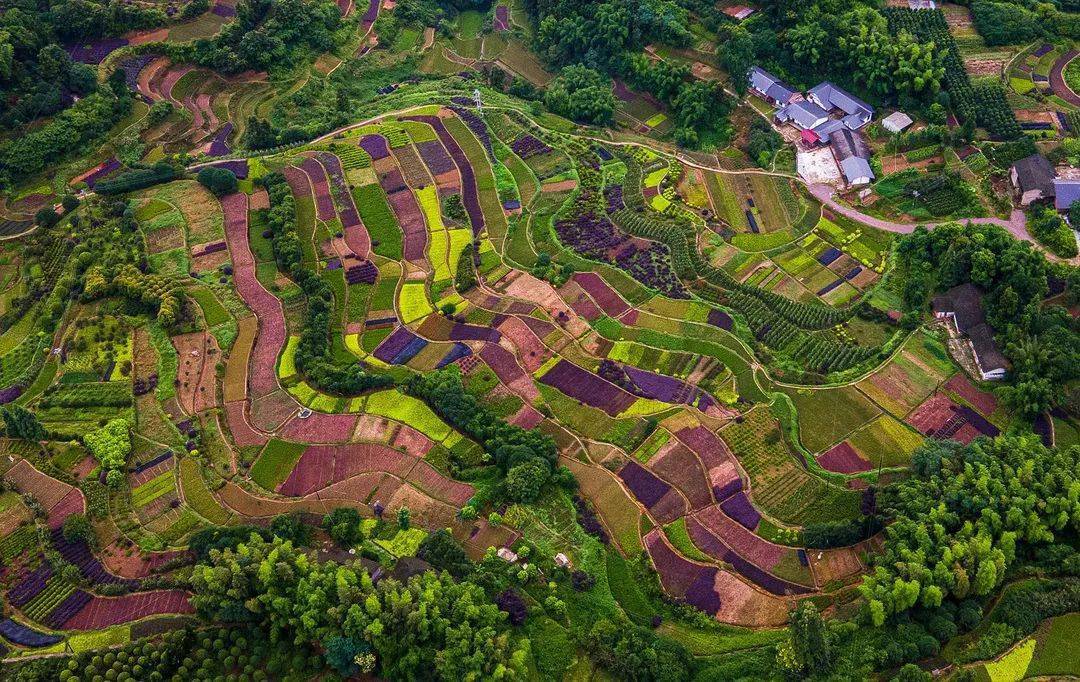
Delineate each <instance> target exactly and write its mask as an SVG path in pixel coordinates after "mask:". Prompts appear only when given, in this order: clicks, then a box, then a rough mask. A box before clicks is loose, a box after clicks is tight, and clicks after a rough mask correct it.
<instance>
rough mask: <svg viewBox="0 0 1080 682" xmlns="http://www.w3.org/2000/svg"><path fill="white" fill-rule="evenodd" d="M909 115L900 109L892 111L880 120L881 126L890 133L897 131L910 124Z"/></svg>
mask: <svg viewBox="0 0 1080 682" xmlns="http://www.w3.org/2000/svg"><path fill="white" fill-rule="evenodd" d="M912 123H913V121H912V120H911V117H910V116H908V115H907V114H905V113H904V112H902V111H894V112H893V113H891V114H889V115H888V116H886V117H885V118H883V119H882V120H881V126H882V127H883V128H885V130H888V131H889V132H890V133H899V132H902V131H903V130H904V128H907V127H908V126H909V125H911V124H912Z"/></svg>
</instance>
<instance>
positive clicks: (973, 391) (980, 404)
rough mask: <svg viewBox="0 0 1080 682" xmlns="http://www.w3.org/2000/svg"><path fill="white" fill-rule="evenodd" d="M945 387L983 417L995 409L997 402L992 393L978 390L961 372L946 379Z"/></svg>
mask: <svg viewBox="0 0 1080 682" xmlns="http://www.w3.org/2000/svg"><path fill="white" fill-rule="evenodd" d="M945 389H946V390H948V391H952V392H953V393H955V394H956V395H958V396H960V397H961V398H963V399H964V400H965V401H966V402H967V403H968V404H969V405H971V406H972V407H974V408H975V409H976V410H978V411H979V414H981V415H982V416H984V417H989V416H990V415H991V414H993V413H994V410H996V409H997V406H998V402H997V398H996V397H994V394H993V393H987V392H986V391H980V390H979V389H978V388H976V387H975V385H974V384H972V383H971V381H970V380H968V378H967V377H966V376H964V374H962V373H958V374H954V375H953V377H952V378H951V379H949V380H948V381H946V382H945Z"/></svg>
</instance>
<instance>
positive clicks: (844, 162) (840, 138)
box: [829, 127, 874, 185]
mask: <svg viewBox="0 0 1080 682" xmlns="http://www.w3.org/2000/svg"><path fill="white" fill-rule="evenodd" d="M829 143H830V144H831V145H832V149H833V154H834V155H835V156H836V162H837V163H838V164H840V170H841V172H843V174H844V179H845V180H847V181H848V184H849V185H865V184H867V183H869V182H871V181H873V179H874V171H873V170H871V169H870V161H869V159H870V147H869V145H867V144H866V140H864V139H863V137H862V135H861V134H859V133H854V132H852V131H850V130H848V129H847V128H844V127H841V128H840V129H839V130H836V131H834V132H833V133H832V134H831V135H829Z"/></svg>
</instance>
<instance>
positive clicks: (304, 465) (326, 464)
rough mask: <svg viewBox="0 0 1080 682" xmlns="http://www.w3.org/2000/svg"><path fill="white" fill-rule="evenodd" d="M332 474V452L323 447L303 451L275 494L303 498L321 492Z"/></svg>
mask: <svg viewBox="0 0 1080 682" xmlns="http://www.w3.org/2000/svg"><path fill="white" fill-rule="evenodd" d="M333 473H334V451H333V450H332V449H330V448H325V447H311V448H308V449H306V450H304V454H302V455H300V459H299V460H298V461H297V462H296V466H294V467H293V470H292V473H290V474H289V477H288V478H287V479H285V481H284V482H283V483H282V484H281V485H279V486H278V488H277V492H279V493H281V494H282V495H286V496H288V497H303V496H304V495H308V494H310V493H313V492H315V491H316V490H321V489H323V488H325V487H326V486H327V484H328V483H330V477H331V476H332V475H333Z"/></svg>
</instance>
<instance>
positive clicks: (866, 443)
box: [848, 414, 923, 467]
mask: <svg viewBox="0 0 1080 682" xmlns="http://www.w3.org/2000/svg"><path fill="white" fill-rule="evenodd" d="M848 442H850V443H851V446H852V447H853V448H855V449H856V450H858V451H859V452H861V453H862V454H863V455H865V456H866V458H867V459H868V460H869V461H870V465H871V466H873V467H896V466H907V465H908V464H909V463H910V462H911V455H912V454H913V453H914V452H915V450H916V449H917V448H918V447H919V446H920V445H922V443H923V437H922V436H921V435H920V434H918V433H917V432H915V431H914V430H913V429H912V428H911V427H909V426H907V425H906V424H904V423H903V422H900V421H898V420H897V419H895V418H894V417H892V416H891V415H888V414H883V415H881V416H880V417H878V418H877V419H875V420H874V421H872V422H870V423H869V424H867V425H866V426H864V427H862V428H861V429H859V430H858V431H856V432H855V433H853V434H851V436H850V437H849V438H848Z"/></svg>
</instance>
